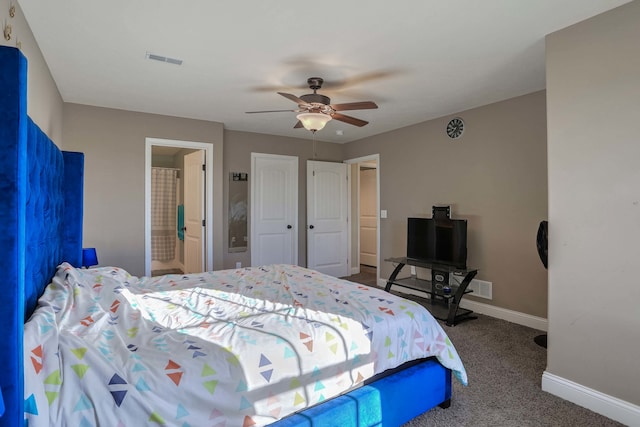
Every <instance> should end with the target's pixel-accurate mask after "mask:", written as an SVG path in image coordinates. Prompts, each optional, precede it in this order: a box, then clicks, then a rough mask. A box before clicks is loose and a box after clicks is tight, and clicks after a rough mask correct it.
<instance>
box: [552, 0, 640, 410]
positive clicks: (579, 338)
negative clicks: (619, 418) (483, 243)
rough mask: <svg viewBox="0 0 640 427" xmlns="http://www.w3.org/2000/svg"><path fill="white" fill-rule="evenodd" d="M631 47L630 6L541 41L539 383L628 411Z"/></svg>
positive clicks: (635, 327)
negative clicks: (543, 344)
mask: <svg viewBox="0 0 640 427" xmlns="http://www.w3.org/2000/svg"><path fill="white" fill-rule="evenodd" d="M639 40H640V2H639V1H634V2H631V3H628V4H626V5H624V6H621V7H619V8H617V9H614V10H612V11H609V12H607V13H604V14H602V15H599V16H596V17H594V18H592V19H589V20H587V21H584V22H581V23H579V24H576V25H574V26H572V27H569V28H566V29H564V30H561V31H558V32H556V33H554V34H551V35H549V36H548V37H547V103H548V134H549V225H550V232H549V233H550V247H549V350H548V362H547V363H548V365H547V372H548V373H551V374H553V375H557V376H559V377H561V378H564V379H567V380H570V381H573V382H575V383H578V384H580V385H582V386H585V387H589V388H592V389H595V390H597V391H600V392H602V393H605V394H607V395H610V396H614V397H617V398H620V399H622V400H625V401H627V402H630V403H632V404H635V405H640V392H639V390H640V388H639V386H638V384H640V362H638V361H639V360H640V345H639V343H638V338H639V337H640V332H639V331H640V308H639V304H640V285H639V284H638V280H637V278H636V277H635V276H636V275H635V274H634V273H635V267H637V265H638V255H639V254H640V251H638V242H640V202H639V201H640V194H639V192H640V191H639V188H640V167H638V159H640V144H639V141H638V122H639V121H640V107H639V105H640V59H639V58H640V50H639V48H638V41H639ZM543 385H544V383H543ZM636 417H637V415H636ZM636 420H637V418H636Z"/></svg>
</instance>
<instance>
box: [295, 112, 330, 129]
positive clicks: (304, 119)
mask: <svg viewBox="0 0 640 427" xmlns="http://www.w3.org/2000/svg"><path fill="white" fill-rule="evenodd" d="M296 117H297V119H298V120H300V123H302V126H304V128H305V129H307V130H310V131H311V132H317V131H319V130H321V129H322V128H323V127H324V125H326V124H327V122H328V121H329V120H331V116H329V115H328V114H323V113H302V114H298V115H297V116H296Z"/></svg>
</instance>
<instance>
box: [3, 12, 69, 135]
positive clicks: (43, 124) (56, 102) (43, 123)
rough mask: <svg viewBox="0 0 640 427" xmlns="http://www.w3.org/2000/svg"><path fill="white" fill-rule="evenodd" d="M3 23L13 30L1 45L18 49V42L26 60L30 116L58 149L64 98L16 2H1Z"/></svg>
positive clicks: (28, 112)
mask: <svg viewBox="0 0 640 427" xmlns="http://www.w3.org/2000/svg"><path fill="white" fill-rule="evenodd" d="M10 5H14V6H15V7H16V13H15V16H14V17H13V18H11V17H10V16H9V6H10ZM0 23H2V25H1V27H2V28H4V25H5V24H8V25H11V28H12V32H11V40H8V41H7V40H5V39H4V37H3V36H0V45H2V46H11V47H16V43H17V42H19V43H20V44H21V50H22V53H23V54H24V56H25V57H26V58H27V63H28V75H27V114H28V115H29V117H31V119H32V120H33V121H34V123H36V124H37V125H38V126H39V127H40V129H42V131H43V132H44V133H46V134H47V136H49V138H51V139H52V140H53V141H54V142H55V143H56V145H58V147H62V146H63V142H62V97H61V96H60V92H58V87H57V86H56V84H55V82H54V81H53V78H52V77H51V73H50V72H49V67H48V66H47V64H46V62H45V61H44V57H43V56H42V52H40V47H38V44H37V43H36V41H35V38H34V37H33V33H31V28H29V24H28V23H27V21H26V20H25V18H24V15H23V14H22V9H20V5H18V4H17V2H16V1H15V0H0Z"/></svg>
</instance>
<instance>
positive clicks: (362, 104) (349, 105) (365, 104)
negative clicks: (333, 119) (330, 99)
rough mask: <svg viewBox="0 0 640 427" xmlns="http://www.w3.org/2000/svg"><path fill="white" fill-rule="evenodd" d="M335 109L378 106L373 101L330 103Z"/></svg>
mask: <svg viewBox="0 0 640 427" xmlns="http://www.w3.org/2000/svg"><path fill="white" fill-rule="evenodd" d="M331 108H333V109H334V110H335V111H345V110H372V109H374V108H378V105H376V103H375V102H372V101H362V102H348V103H346V104H333V105H331Z"/></svg>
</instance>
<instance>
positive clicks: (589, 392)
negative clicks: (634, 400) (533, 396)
mask: <svg viewBox="0 0 640 427" xmlns="http://www.w3.org/2000/svg"><path fill="white" fill-rule="evenodd" d="M542 390H544V391H546V392H548V393H551V394H553V395H555V396H558V397H561V398H563V399H565V400H568V401H569V402H573V403H575V404H576V405H580V406H582V407H584V408H587V409H589V410H590V411H593V412H597V413H598V414H601V415H604V416H605V417H608V418H611V419H612V420H615V421H618V422H619V423H622V424H625V425H628V426H636V427H638V426H640V406H637V405H634V404H631V403H629V402H626V401H624V400H621V399H618V398H616V397H612V396H609V395H607V394H604V393H601V392H599V391H597V390H593V389H591V388H588V387H585V386H583V385H580V384H578V383H575V382H573V381H570V380H567V379H565V378H562V377H559V376H557V375H554V374H552V373H550V372H547V371H545V372H544V373H543V374H542Z"/></svg>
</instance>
